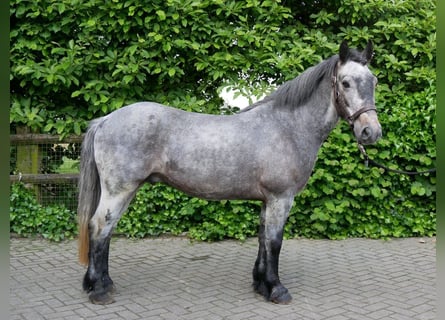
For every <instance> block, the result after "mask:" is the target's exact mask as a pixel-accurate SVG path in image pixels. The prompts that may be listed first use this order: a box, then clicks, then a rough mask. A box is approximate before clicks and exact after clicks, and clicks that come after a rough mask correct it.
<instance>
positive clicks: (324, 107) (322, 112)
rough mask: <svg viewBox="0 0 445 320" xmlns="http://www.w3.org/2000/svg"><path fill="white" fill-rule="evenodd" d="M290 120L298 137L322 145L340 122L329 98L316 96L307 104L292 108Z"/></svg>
mask: <svg viewBox="0 0 445 320" xmlns="http://www.w3.org/2000/svg"><path fill="white" fill-rule="evenodd" d="M292 115H293V117H292V118H290V119H289V120H290V121H293V122H294V125H293V126H292V125H291V126H290V127H291V128H294V130H295V131H296V132H295V136H296V137H297V139H301V138H302V137H305V138H307V139H309V140H311V142H312V143H314V144H316V145H320V146H321V144H322V143H323V142H324V141H325V140H326V138H327V137H328V135H329V134H330V133H331V131H332V130H333V129H334V128H335V126H336V125H337V123H338V120H339V117H338V114H337V112H336V110H335V107H334V105H333V104H332V102H331V99H330V97H329V98H325V99H323V98H321V97H315V98H314V99H311V100H310V101H308V102H307V103H306V104H304V105H302V106H298V107H294V108H293V109H292Z"/></svg>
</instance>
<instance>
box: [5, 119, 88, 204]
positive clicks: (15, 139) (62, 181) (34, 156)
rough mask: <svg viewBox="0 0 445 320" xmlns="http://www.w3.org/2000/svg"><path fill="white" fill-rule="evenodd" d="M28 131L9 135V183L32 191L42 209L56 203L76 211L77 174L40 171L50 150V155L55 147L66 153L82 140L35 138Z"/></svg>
mask: <svg viewBox="0 0 445 320" xmlns="http://www.w3.org/2000/svg"><path fill="white" fill-rule="evenodd" d="M28 131H29V129H27V128H18V129H17V134H12V135H10V145H11V147H12V148H11V164H10V166H11V170H13V171H14V174H11V175H10V176H9V181H10V183H16V182H23V183H24V184H25V186H26V187H27V188H28V189H31V190H34V193H35V195H36V198H37V200H38V201H39V202H40V203H41V204H42V205H49V204H53V203H58V204H64V205H65V206H66V207H68V208H71V209H73V208H75V207H76V203H77V181H78V178H79V174H78V173H72V172H71V173H42V172H53V171H52V170H43V169H42V166H43V159H44V158H45V157H47V155H48V152H49V151H48V150H49V149H51V150H52V152H53V154H54V153H55V151H54V150H55V147H57V148H61V149H63V150H67V149H65V148H66V147H67V146H68V145H69V144H73V143H75V144H80V143H81V142H82V140H83V137H84V136H83V135H81V136H76V135H72V136H67V137H64V138H63V139H61V137H60V136H57V135H48V134H34V133H29V132H28ZM46 147H48V148H46ZM79 156H80V155H79ZM45 159H46V158H45ZM74 162H75V161H74Z"/></svg>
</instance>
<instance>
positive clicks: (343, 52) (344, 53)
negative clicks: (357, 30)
mask: <svg viewBox="0 0 445 320" xmlns="http://www.w3.org/2000/svg"><path fill="white" fill-rule="evenodd" d="M348 55H349V47H348V43H347V42H346V40H343V42H342V43H341V44H340V53H339V56H340V62H341V63H345V62H346V60H348Z"/></svg>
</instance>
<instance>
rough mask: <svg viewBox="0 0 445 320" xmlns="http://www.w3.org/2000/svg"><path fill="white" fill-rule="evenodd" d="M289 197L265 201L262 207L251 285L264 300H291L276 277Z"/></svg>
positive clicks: (276, 301)
mask: <svg viewBox="0 0 445 320" xmlns="http://www.w3.org/2000/svg"><path fill="white" fill-rule="evenodd" d="M291 205H292V199H289V198H284V199H283V198H282V199H273V200H269V201H267V202H266V203H265V204H264V205H263V207H262V209H261V221H260V230H259V235H258V236H259V238H258V240H259V249H258V257H257V259H256V262H255V266H254V268H253V287H254V289H255V291H256V292H258V293H259V294H261V295H263V296H264V297H265V298H266V299H267V300H269V301H272V302H275V303H281V304H286V303H289V302H290V301H291V300H292V297H291V295H290V294H289V292H288V290H287V289H286V288H285V287H284V286H283V285H282V284H281V282H280V278H279V276H278V261H279V256H280V251H281V244H282V241H283V230H284V224H285V223H286V220H287V217H288V215H289V210H290V207H291Z"/></svg>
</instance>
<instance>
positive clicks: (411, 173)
mask: <svg viewBox="0 0 445 320" xmlns="http://www.w3.org/2000/svg"><path fill="white" fill-rule="evenodd" d="M357 145H358V149H359V150H360V153H361V154H362V155H363V157H364V158H365V166H366V167H368V166H369V164H372V165H374V166H376V167H379V168H382V169H383V170H386V171H391V172H394V173H400V174H407V175H411V176H414V175H417V174H426V173H432V172H436V168H431V169H428V170H424V171H404V170H396V169H391V168H389V167H387V166H385V165H383V164H380V163H378V162H376V161H374V160H372V159H370V158H369V156H368V154H367V153H366V150H365V147H364V146H363V145H362V144H360V143H357Z"/></svg>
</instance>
